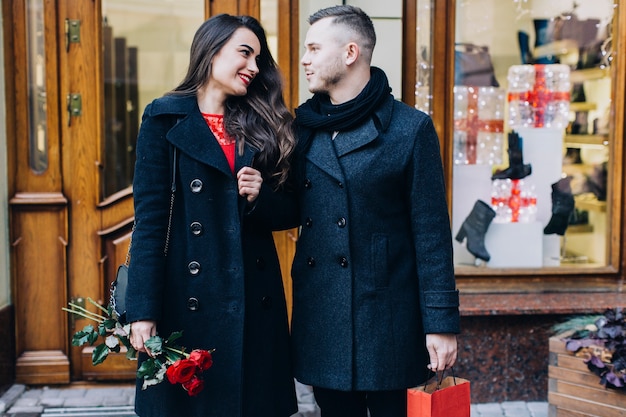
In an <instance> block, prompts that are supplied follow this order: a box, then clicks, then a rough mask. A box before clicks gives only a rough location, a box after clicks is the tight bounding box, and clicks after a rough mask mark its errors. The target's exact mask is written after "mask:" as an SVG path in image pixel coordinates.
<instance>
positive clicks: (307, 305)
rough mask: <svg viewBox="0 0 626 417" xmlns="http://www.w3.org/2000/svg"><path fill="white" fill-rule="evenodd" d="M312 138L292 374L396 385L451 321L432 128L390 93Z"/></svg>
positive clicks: (422, 373)
mask: <svg viewBox="0 0 626 417" xmlns="http://www.w3.org/2000/svg"><path fill="white" fill-rule="evenodd" d="M309 138H311V142H310V146H309V148H308V151H307V152H306V154H305V156H304V159H303V161H304V162H302V160H301V161H300V164H302V163H303V164H304V172H303V173H302V171H301V175H302V176H301V178H300V180H299V182H300V184H299V185H298V187H299V188H298V195H299V201H300V207H301V211H300V216H301V218H300V220H301V223H302V232H301V235H300V238H299V240H298V244H297V249H296V255H295V259H294V262H293V267H292V277H293V292H294V300H293V308H294V309H293V315H292V342H293V344H294V356H295V358H294V359H295V374H296V378H297V379H298V380H299V381H301V382H303V383H306V384H311V385H314V386H319V387H324V388H329V389H337V390H394V389H404V388H407V387H411V386H415V385H417V384H418V383H420V382H422V381H424V380H425V379H426V377H427V375H426V373H427V368H426V365H427V363H428V355H427V352H426V349H425V343H424V342H425V334H426V333H458V332H459V311H458V306H459V297H458V292H457V291H456V287H455V280H454V269H453V264H452V242H451V233H450V223H449V219H448V209H447V205H446V200H445V192H444V178H443V170H442V164H441V156H440V151H439V142H438V139H437V134H436V132H435V129H434V127H433V124H432V121H431V119H430V118H429V117H428V116H427V115H426V114H424V113H422V112H419V111H417V110H415V109H413V108H411V107H409V106H407V105H405V104H403V103H400V102H398V101H396V100H394V99H393V97H392V96H391V95H390V96H389V99H388V100H386V101H385V103H384V104H383V105H382V106H381V107H380V108H379V109H378V110H377V111H376V112H375V114H374V115H373V117H372V118H370V119H369V120H368V121H367V122H366V123H364V124H363V125H362V126H360V127H358V128H356V129H354V130H352V131H345V132H340V133H339V134H338V135H337V136H336V138H335V139H334V140H332V139H331V133H330V132H324V131H317V132H311V131H309V130H307V129H305V128H301V129H300V131H299V139H300V140H305V141H306V140H308V139H309Z"/></svg>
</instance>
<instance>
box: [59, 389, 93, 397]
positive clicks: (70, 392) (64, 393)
mask: <svg viewBox="0 0 626 417" xmlns="http://www.w3.org/2000/svg"><path fill="white" fill-rule="evenodd" d="M86 391H87V389H85V388H68V389H62V390H60V392H59V397H62V398H76V397H84V396H85V393H86Z"/></svg>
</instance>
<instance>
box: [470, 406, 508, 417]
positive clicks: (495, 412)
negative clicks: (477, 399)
mask: <svg viewBox="0 0 626 417" xmlns="http://www.w3.org/2000/svg"><path fill="white" fill-rule="evenodd" d="M476 409H477V410H478V412H479V413H480V415H481V417H485V416H489V417H491V416H504V413H503V411H502V407H501V406H500V403H482V404H476Z"/></svg>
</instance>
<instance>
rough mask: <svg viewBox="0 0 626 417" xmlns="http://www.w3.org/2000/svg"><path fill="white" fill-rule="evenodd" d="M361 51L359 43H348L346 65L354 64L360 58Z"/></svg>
mask: <svg viewBox="0 0 626 417" xmlns="http://www.w3.org/2000/svg"><path fill="white" fill-rule="evenodd" d="M360 53H361V51H360V50H359V45H357V44H356V43H355V42H350V43H348V45H346V65H352V64H354V63H355V62H356V60H357V59H358V58H359V55H360Z"/></svg>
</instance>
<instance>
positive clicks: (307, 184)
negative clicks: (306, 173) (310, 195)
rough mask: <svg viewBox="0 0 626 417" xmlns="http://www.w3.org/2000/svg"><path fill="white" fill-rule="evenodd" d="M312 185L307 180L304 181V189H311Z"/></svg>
mask: <svg viewBox="0 0 626 417" xmlns="http://www.w3.org/2000/svg"><path fill="white" fill-rule="evenodd" d="M312 185H313V184H312V183H311V180H310V179H308V178H307V179H306V180H304V188H311V186H312Z"/></svg>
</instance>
